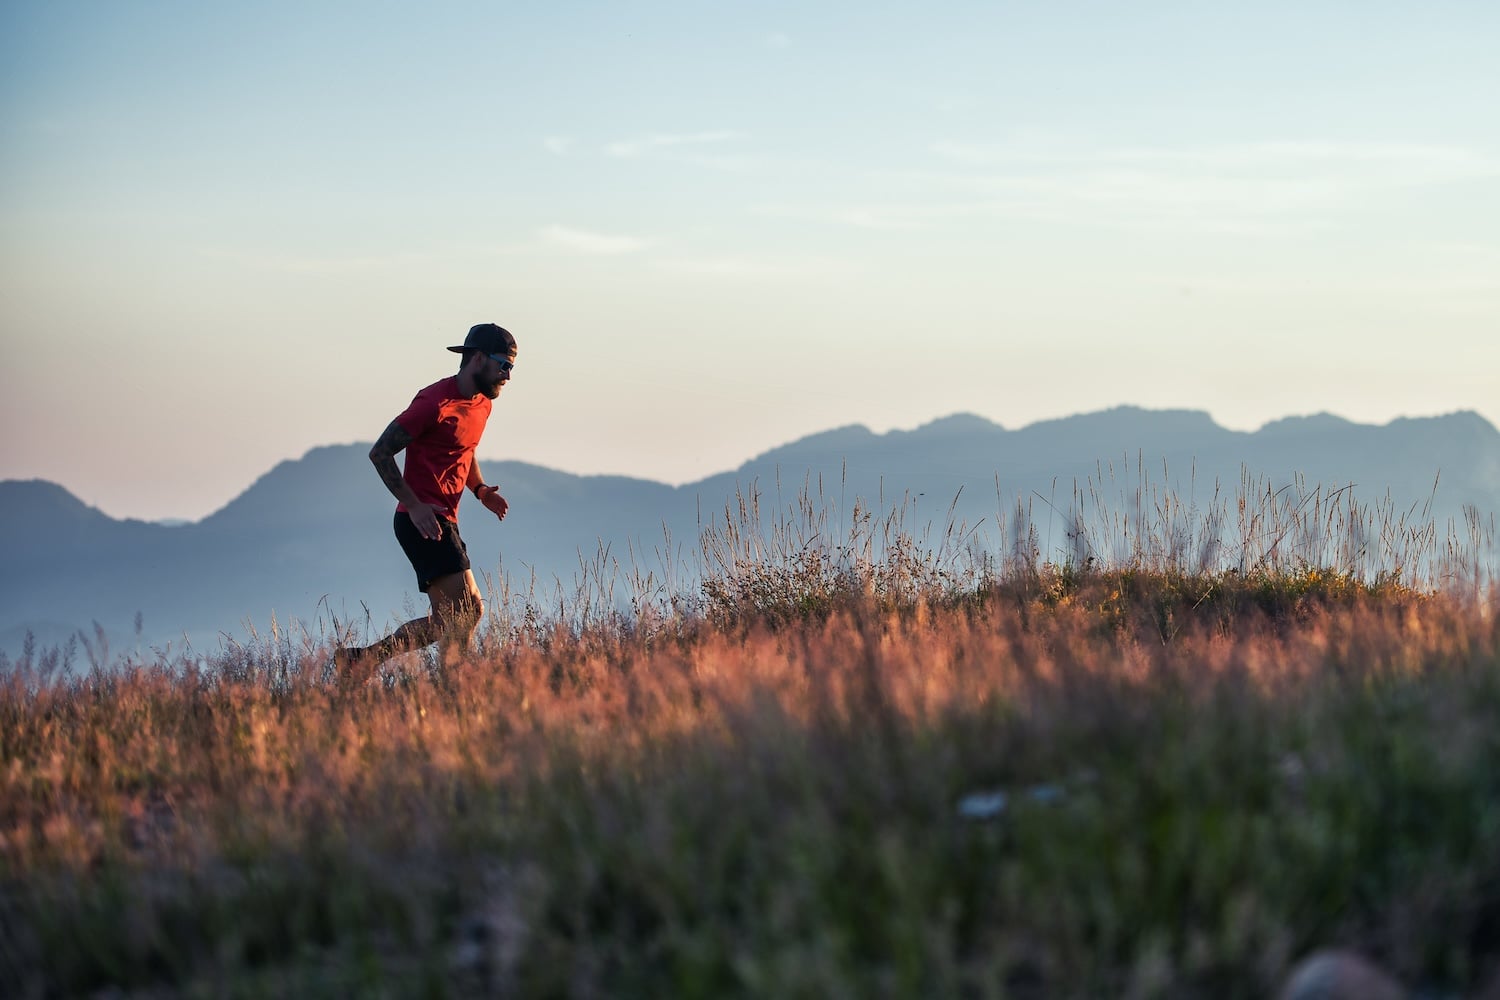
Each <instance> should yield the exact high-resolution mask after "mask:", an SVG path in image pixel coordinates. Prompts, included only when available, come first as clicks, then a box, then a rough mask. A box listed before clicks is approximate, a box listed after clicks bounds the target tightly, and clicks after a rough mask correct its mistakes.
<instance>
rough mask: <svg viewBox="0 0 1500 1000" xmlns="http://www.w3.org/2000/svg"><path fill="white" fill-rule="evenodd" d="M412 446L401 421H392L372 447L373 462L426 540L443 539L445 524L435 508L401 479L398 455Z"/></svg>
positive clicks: (392, 494) (382, 479) (409, 435)
mask: <svg viewBox="0 0 1500 1000" xmlns="http://www.w3.org/2000/svg"><path fill="white" fill-rule="evenodd" d="M409 444H411V434H410V433H408V432H407V430H406V428H404V427H402V426H401V424H400V423H399V422H398V421H395V420H392V421H391V423H390V426H389V427H387V428H386V429H385V431H384V432H383V433H382V434H381V435H380V438H379V440H377V441H376V442H375V443H374V444H373V445H371V446H370V463H371V464H372V465H374V466H375V471H376V472H378V473H379V474H380V481H381V482H383V483H385V488H386V489H388V490H390V491H391V496H393V497H395V498H396V499H397V500H399V501H401V506H403V507H405V508H406V513H407V516H409V517H410V518H411V523H412V524H413V525H415V526H416V529H417V531H419V532H421V534H422V536H423V537H424V538H433V539H436V538H441V537H442V534H443V529H442V525H441V524H439V523H438V519H437V515H436V514H434V513H433V507H432V505H431V504H427V503H423V502H422V501H421V500H420V499H419V498H418V497H417V495H416V494H415V493H413V492H412V489H411V487H410V486H408V485H406V480H405V479H404V478H402V476H401V467H400V466H398V465H397V464H396V455H397V454H398V453H400V451H401V450H402V449H404V448H405V447H406V446H407V445H409Z"/></svg>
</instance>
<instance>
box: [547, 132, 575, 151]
mask: <svg viewBox="0 0 1500 1000" xmlns="http://www.w3.org/2000/svg"><path fill="white" fill-rule="evenodd" d="M542 148H543V149H545V150H546V151H547V152H549V153H551V154H552V155H553V156H567V155H568V152H569V151H570V150H571V149H572V148H573V139H572V137H571V136H566V135H549V136H547V137H546V138H545V139H543V140H542Z"/></svg>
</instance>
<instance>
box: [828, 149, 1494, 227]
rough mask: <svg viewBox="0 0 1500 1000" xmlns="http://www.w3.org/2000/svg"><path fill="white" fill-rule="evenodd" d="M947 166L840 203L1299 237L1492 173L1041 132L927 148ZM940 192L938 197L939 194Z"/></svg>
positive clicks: (884, 222) (1431, 156)
mask: <svg viewBox="0 0 1500 1000" xmlns="http://www.w3.org/2000/svg"><path fill="white" fill-rule="evenodd" d="M930 150H931V152H932V153H933V154H934V155H936V156H937V157H938V158H940V159H942V160H944V161H946V162H948V163H949V164H951V165H952V166H953V168H954V169H952V170H950V171H948V172H942V171H924V172H916V173H906V174H902V175H892V176H891V177H890V178H888V180H889V181H890V182H891V185H892V188H893V193H894V191H895V190H904V191H908V192H909V191H910V190H912V189H913V188H920V189H921V190H922V191H923V192H924V193H923V196H922V197H921V198H907V201H908V202H910V203H909V204H902V200H901V196H900V195H896V197H893V198H892V199H891V202H890V203H889V204H885V205H879V204H875V205H871V204H865V205H858V206H848V207H846V208H845V209H843V210H842V217H841V218H839V219H837V221H841V222H843V223H845V224H847V225H853V226H858V227H860V228H901V227H904V226H911V225H917V224H921V223H923V222H924V221H925V222H930V223H937V222H941V221H942V220H943V218H944V217H947V216H951V215H952V214H953V213H954V210H955V208H957V209H961V211H963V212H964V213H967V214H970V215H984V216H992V217H1007V218H1026V219H1033V220H1045V221H1056V222H1066V223H1083V224H1096V225H1125V226H1129V227H1132V228H1158V229H1177V230H1192V231H1199V232H1205V231H1210V232H1227V233H1235V234H1239V235H1247V236H1256V235H1264V236H1275V235H1282V236H1285V235H1290V234H1293V233H1306V232H1309V231H1315V230H1318V229H1323V228H1327V227H1328V226H1330V225H1332V224H1334V222H1335V221H1336V217H1337V215H1338V213H1339V212H1341V211H1343V210H1347V209H1348V208H1350V207H1352V206H1357V205H1360V204H1362V203H1366V202H1368V201H1369V200H1370V199H1372V198H1380V197H1384V196H1386V195H1388V194H1392V193H1395V192H1399V191H1403V190H1411V189H1416V188H1421V187H1426V186H1434V185H1441V184H1447V183H1453V182H1459V181H1470V180H1476V179H1485V178H1493V177H1500V161H1497V160H1496V159H1495V158H1493V157H1490V156H1487V155H1484V154H1482V153H1478V152H1475V151H1473V150H1470V149H1465V148H1462V147H1453V146H1434V145H1420V144H1411V145H1402V144H1378V143H1371V144H1358V143H1347V144H1346V143H1322V142H1317V143H1301V142H1264V143H1246V144H1231V145H1220V146H1209V147H1198V148H1192V147H1189V148H1147V147H1122V148H1105V149H1082V148H1078V147H1076V146H1072V147H1070V146H1067V145H1065V144H1062V143H1059V142H1056V141H1049V140H1041V141H1035V142H1020V143H1014V144H1006V145H984V144H975V143H962V142H942V143H937V144H934V145H933V146H931V147H930ZM942 192H946V194H947V199H946V201H947V203H946V204H944V203H942V201H941V198H942V195H941V193H942Z"/></svg>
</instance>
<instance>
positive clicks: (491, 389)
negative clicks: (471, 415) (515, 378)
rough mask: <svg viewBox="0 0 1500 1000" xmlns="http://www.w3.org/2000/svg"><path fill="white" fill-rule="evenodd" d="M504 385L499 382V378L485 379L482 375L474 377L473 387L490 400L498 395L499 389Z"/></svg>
mask: <svg viewBox="0 0 1500 1000" xmlns="http://www.w3.org/2000/svg"><path fill="white" fill-rule="evenodd" d="M504 384H505V383H504V382H502V381H500V379H499V377H496V378H486V377H485V376H483V375H476V376H474V386H475V387H476V388H477V389H478V390H479V391H480V392H482V393H484V394H485V395H486V396H488V397H489V398H491V399H494V398H495V397H496V396H498V395H500V387H501V386H502V385H504Z"/></svg>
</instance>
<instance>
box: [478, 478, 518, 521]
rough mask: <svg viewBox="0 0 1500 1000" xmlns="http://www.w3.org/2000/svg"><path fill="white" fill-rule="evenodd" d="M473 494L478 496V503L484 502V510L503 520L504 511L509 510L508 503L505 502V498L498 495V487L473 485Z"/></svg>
mask: <svg viewBox="0 0 1500 1000" xmlns="http://www.w3.org/2000/svg"><path fill="white" fill-rule="evenodd" d="M474 495H475V496H476V497H478V498H479V502H480V503H482V504H484V506H485V509H486V510H488V511H490V512H491V513H492V514H494V515H495V516H496V517H498V518H499V519H500V520H502V521H503V520H505V512H506V511H508V510H510V504H508V503H506V502H505V498H504V497H503V496H501V495H500V490H499V489H497V488H496V487H494V486H476V487H474Z"/></svg>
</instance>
